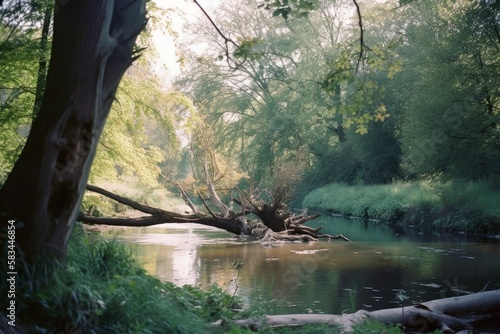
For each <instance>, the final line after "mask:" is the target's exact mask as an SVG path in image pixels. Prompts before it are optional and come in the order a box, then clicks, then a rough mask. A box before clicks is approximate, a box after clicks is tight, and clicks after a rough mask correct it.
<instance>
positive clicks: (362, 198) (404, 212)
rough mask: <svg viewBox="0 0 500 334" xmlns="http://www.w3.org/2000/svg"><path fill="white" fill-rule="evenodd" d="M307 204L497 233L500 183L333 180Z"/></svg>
mask: <svg viewBox="0 0 500 334" xmlns="http://www.w3.org/2000/svg"><path fill="white" fill-rule="evenodd" d="M303 205H304V206H305V207H309V208H316V209H320V210H330V211H335V212H338V213H342V214H345V215H352V216H357V217H363V218H373V219H380V220H384V221H389V222H404V223H408V224H420V225H425V224H427V225H432V226H433V227H437V228H442V229H447V230H462V231H474V232H479V233H491V234H493V233H498V232H499V231H500V227H499V225H500V224H498V222H499V221H500V189H498V188H495V186H494V185H492V184H488V183H486V182H461V181H449V182H446V183H443V182H431V181H419V182H398V183H393V184H387V185H370V186H359V185H358V186H348V185H345V184H330V185H328V186H325V187H322V188H318V189H316V190H314V191H312V192H310V193H309V194H308V195H307V196H306V197H305V198H304V201H303Z"/></svg>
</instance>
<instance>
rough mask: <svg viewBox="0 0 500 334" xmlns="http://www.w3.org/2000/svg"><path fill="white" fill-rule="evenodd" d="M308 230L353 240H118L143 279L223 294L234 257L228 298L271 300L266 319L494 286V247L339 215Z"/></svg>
mask: <svg viewBox="0 0 500 334" xmlns="http://www.w3.org/2000/svg"><path fill="white" fill-rule="evenodd" d="M311 225H314V226H319V225H322V226H325V228H324V229H323V232H325V233H330V234H338V233H342V234H344V235H346V236H347V237H349V238H350V239H351V240H352V241H353V242H352V243H347V242H345V241H342V240H331V241H321V242H316V243H308V244H282V245H276V246H273V247H271V246H264V245H261V244H259V243H255V242H246V241H241V240H239V239H238V238H236V237H234V236H232V235H230V234H227V233H225V232H220V231H218V230H213V229H207V228H204V227H200V226H198V225H187V226H186V225H168V226H167V225H161V226H160V227H149V228H135V229H133V228H130V229H125V230H124V231H122V232H120V234H119V235H118V240H120V241H122V242H124V243H127V244H133V245H134V247H135V248H136V251H137V258H138V260H139V261H140V262H141V263H142V264H143V265H144V267H145V268H146V269H147V270H148V271H149V272H150V273H151V274H152V275H155V276H157V277H159V278H160V279H162V280H164V281H170V282H174V283H176V284H178V285H183V284H192V285H198V286H201V287H207V286H209V285H211V284H218V285H219V286H220V287H222V288H225V289H227V290H228V291H229V292H233V291H234V289H235V284H234V278H235V277H236V275H237V271H236V270H235V269H233V263H234V262H235V261H237V260H239V261H241V262H243V264H244V268H243V269H242V270H240V273H239V278H238V280H237V284H238V290H237V294H238V295H239V296H241V297H242V298H243V299H244V300H245V301H246V302H247V303H248V304H257V303H261V302H263V301H265V300H271V299H274V300H275V301H276V303H277V305H278V307H276V308H275V309H274V310H273V311H275V312H276V313H284V312H286V313H296V312H297V313H304V312H315V313H317V312H324V313H337V314H338V313H341V312H344V311H348V312H352V311H355V310H358V309H366V310H375V309H381V308H387V307H398V306H400V305H401V303H403V304H404V305H411V304H412V303H417V302H421V301H426V300H431V299H437V298H441V297H452V296H455V295H459V294H460V291H459V290H464V291H474V292H477V291H480V290H482V289H483V288H484V287H485V285H487V284H488V282H489V284H488V288H487V289H488V290H490V289H500V243H495V242H487V241H484V240H475V239H471V238H466V237H464V236H460V235H443V234H438V233H436V232H434V233H432V232H431V233H423V232H421V231H419V230H417V229H415V228H408V229H406V230H398V231H395V230H394V229H392V228H391V227H389V226H387V225H384V224H380V223H375V222H363V221H360V220H350V219H344V218H340V217H322V218H321V219H319V220H318V221H317V222H314V223H313V224H311ZM398 295H399V296H400V298H398ZM401 299H403V301H401Z"/></svg>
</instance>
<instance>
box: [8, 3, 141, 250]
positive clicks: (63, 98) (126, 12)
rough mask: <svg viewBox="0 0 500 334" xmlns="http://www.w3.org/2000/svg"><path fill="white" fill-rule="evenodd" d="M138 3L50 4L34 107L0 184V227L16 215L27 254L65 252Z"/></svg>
mask: <svg viewBox="0 0 500 334" xmlns="http://www.w3.org/2000/svg"><path fill="white" fill-rule="evenodd" d="M144 2H145V1H144V0H114V1H113V0H107V1H102V0H72V1H67V2H66V1H65V2H62V1H61V2H57V3H56V8H55V15H54V38H53V43H52V51H51V59H50V65H49V70H48V74H47V84H46V88H45V94H44V98H43V101H42V105H41V108H40V112H39V114H38V117H37V118H36V120H35V121H34V123H33V126H32V129H31V132H30V135H29V137H28V140H27V142H26V145H25V147H24V149H23V151H22V153H21V155H20V157H19V159H18V161H17V162H16V164H15V166H14V168H13V170H12V171H11V173H10V175H9V177H8V178H7V180H6V182H5V184H4V185H3V187H2V189H1V190H0V203H1V207H0V212H1V217H0V218H1V221H0V224H1V225H0V227H1V229H3V228H5V227H6V225H7V221H8V220H15V221H16V242H17V246H18V249H20V250H22V251H23V252H24V254H25V255H26V256H28V257H30V256H33V255H36V254H39V253H41V252H46V253H50V254H52V255H54V256H56V257H57V258H63V257H64V255H65V253H66V246H67V242H68V239H69V236H70V235H71V232H72V230H73V226H74V223H75V221H76V218H77V215H78V211H79V206H80V202H81V199H82V196H83V193H84V191H85V186H86V184H87V179H88V174H89V171H90V167H91V164H92V160H93V158H94V154H95V150H96V146H97V144H98V142H99V137H100V135H101V131H102V128H103V126H104V123H105V121H106V118H107V116H108V113H109V110H110V107H111V103H112V102H113V99H114V97H115V93H116V89H117V87H118V83H119V82H120V79H121V77H122V75H123V74H124V72H125V70H126V69H127V68H128V66H129V65H130V64H131V63H132V61H133V60H134V58H133V54H134V51H133V48H134V45H135V39H136V37H137V35H138V34H139V32H140V31H141V30H142V29H143V28H144V26H145V24H146V18H145V3H144ZM61 3H65V4H61Z"/></svg>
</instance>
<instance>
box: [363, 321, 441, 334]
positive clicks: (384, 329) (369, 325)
mask: <svg viewBox="0 0 500 334" xmlns="http://www.w3.org/2000/svg"><path fill="white" fill-rule="evenodd" d="M353 333H354V334H370V333H373V334H378V333H381V334H400V333H404V332H403V331H402V330H401V329H400V328H399V327H398V326H396V325H384V324H381V323H379V322H376V321H373V320H367V321H363V322H362V323H361V324H357V325H355V326H353ZM438 333H440V332H436V334H438Z"/></svg>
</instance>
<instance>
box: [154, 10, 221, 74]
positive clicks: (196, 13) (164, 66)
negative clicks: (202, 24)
mask: <svg viewBox="0 0 500 334" xmlns="http://www.w3.org/2000/svg"><path fill="white" fill-rule="evenodd" d="M155 2H156V4H157V5H158V7H161V8H164V9H172V12H171V14H169V16H170V18H171V20H172V28H173V30H174V31H175V32H176V33H178V34H179V37H178V38H179V39H182V27H183V25H184V24H186V23H187V22H189V21H194V20H201V19H205V18H204V16H203V13H202V12H201V10H200V9H199V8H198V6H196V4H195V3H194V2H193V1H192V0H174V1H172V0H155ZM198 3H199V4H200V5H201V6H202V7H203V8H204V9H205V11H207V13H208V14H209V15H211V16H213V14H214V9H215V8H216V7H217V6H218V5H219V4H220V3H221V1H220V0H198ZM153 42H154V44H155V48H156V50H157V51H158V53H159V54H160V59H159V60H158V62H157V63H156V64H155V66H154V68H153V70H154V71H155V72H156V73H158V74H159V75H160V76H161V77H164V80H165V81H170V80H172V78H173V77H174V76H175V75H177V74H178V73H179V70H180V69H179V65H178V64H177V55H176V53H175V52H176V46H175V42H174V37H173V36H172V35H170V34H167V33H164V32H161V31H157V32H154V33H153Z"/></svg>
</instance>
